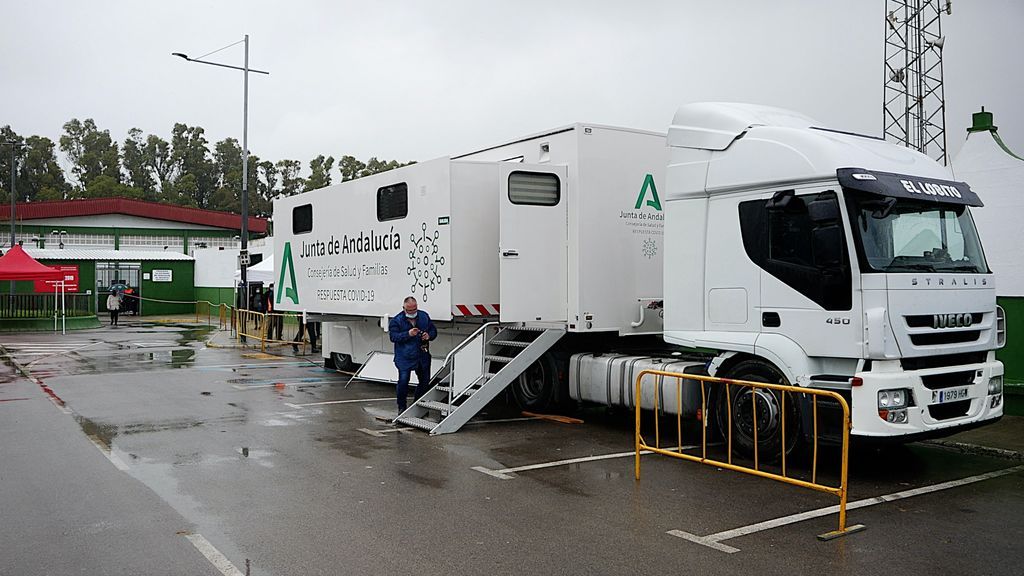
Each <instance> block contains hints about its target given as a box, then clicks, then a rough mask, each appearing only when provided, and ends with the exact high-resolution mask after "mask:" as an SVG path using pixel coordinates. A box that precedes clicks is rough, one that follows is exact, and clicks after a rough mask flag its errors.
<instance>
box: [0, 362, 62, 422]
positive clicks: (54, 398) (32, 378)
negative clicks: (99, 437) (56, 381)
mask: <svg viewBox="0 0 1024 576" xmlns="http://www.w3.org/2000/svg"><path fill="white" fill-rule="evenodd" d="M0 353H3V356H4V358H6V359H7V361H8V362H10V364H11V366H13V367H14V369H15V370H17V371H18V373H20V374H21V375H22V376H23V377H24V378H25V379H26V380H28V381H29V382H32V383H33V384H35V385H36V386H39V388H40V389H41V390H42V391H43V393H44V394H46V397H47V398H49V399H50V402H52V403H53V405H54V406H56V407H57V409H58V410H60V411H61V412H63V413H65V414H71V409H70V408H68V406H67V404H66V403H65V402H64V400H63V399H62V398H61V397H60V396H57V394H56V393H55V392H54V391H53V390H52V389H51V388H50V387H49V386H47V385H46V384H45V383H44V382H43V381H42V380H40V379H39V378H36V377H35V376H33V375H32V373H31V372H29V371H28V368H26V367H25V366H23V365H22V364H21V363H20V362H18V361H17V360H15V359H14V355H13V354H11V353H10V352H9V351H8V350H7V348H4V347H3V346H0Z"/></svg>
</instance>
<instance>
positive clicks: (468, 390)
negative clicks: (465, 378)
mask: <svg viewBox="0 0 1024 576" xmlns="http://www.w3.org/2000/svg"><path fill="white" fill-rule="evenodd" d="M479 389H480V387H479V386H470V387H469V388H466V391H465V392H463V393H462V395H463V396H471V395H472V394H473V392H476V391H477V390H479ZM436 390H437V391H438V392H443V393H445V394H448V393H450V392H451V391H452V387H451V386H438V387H437V388H436ZM446 406H447V404H446Z"/></svg>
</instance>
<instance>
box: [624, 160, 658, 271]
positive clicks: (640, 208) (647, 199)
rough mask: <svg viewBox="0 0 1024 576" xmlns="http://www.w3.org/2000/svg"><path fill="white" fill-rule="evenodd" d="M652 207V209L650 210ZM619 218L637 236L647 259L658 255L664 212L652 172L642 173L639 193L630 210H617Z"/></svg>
mask: <svg viewBox="0 0 1024 576" xmlns="http://www.w3.org/2000/svg"><path fill="white" fill-rule="evenodd" d="M650 208H653V210H650ZM619 220H620V221H621V222H622V223H623V225H624V226H626V227H627V228H628V229H629V230H630V233H631V234H633V235H634V237H635V238H637V241H638V244H639V248H640V253H641V254H643V256H644V257H645V258H647V259H648V260H651V259H653V258H654V257H655V256H657V255H658V245H659V243H660V242H659V240H660V238H661V236H662V235H663V234H664V229H665V214H664V213H663V212H662V210H661V198H660V197H659V196H658V187H657V185H655V183H654V175H653V174H644V182H643V184H641V185H640V194H638V195H637V197H636V204H635V205H634V206H633V209H632V210H619Z"/></svg>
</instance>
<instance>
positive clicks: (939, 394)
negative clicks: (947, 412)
mask: <svg viewBox="0 0 1024 576" xmlns="http://www.w3.org/2000/svg"><path fill="white" fill-rule="evenodd" d="M968 390H970V388H969V387H968V386H961V387H960V388H946V389H944V390H932V404H945V403H946V402H956V401H957V400H965V399H966V398H967V392H968Z"/></svg>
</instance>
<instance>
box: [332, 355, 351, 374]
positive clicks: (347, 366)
mask: <svg viewBox="0 0 1024 576" xmlns="http://www.w3.org/2000/svg"><path fill="white" fill-rule="evenodd" d="M331 363H332V364H334V369H335V370H338V371H340V372H352V371H353V370H354V369H355V367H356V365H355V363H354V362H352V357H351V356H349V355H348V354H342V353H341V352H331Z"/></svg>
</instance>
